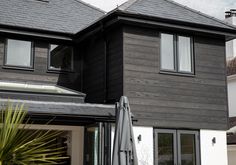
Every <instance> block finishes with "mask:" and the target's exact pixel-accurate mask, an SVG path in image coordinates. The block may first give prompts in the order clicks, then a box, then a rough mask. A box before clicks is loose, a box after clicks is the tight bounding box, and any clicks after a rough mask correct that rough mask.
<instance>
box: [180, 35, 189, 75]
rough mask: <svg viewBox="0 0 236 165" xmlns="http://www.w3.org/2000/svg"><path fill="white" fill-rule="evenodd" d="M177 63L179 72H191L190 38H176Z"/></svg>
mask: <svg viewBox="0 0 236 165" xmlns="http://www.w3.org/2000/svg"><path fill="white" fill-rule="evenodd" d="M178 46H179V47H178V57H179V59H178V61H179V65H178V68H179V71H184V72H191V71H192V59H191V39H190V37H183V36H178Z"/></svg>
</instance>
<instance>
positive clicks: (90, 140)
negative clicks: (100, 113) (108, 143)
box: [85, 127, 99, 165]
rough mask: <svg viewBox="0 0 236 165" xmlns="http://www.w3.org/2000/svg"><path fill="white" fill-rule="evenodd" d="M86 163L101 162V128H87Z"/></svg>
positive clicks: (87, 164)
mask: <svg viewBox="0 0 236 165" xmlns="http://www.w3.org/2000/svg"><path fill="white" fill-rule="evenodd" d="M86 135H87V136H86V144H85V152H86V155H85V164H86V165H98V163H99V157H98V156H99V129H98V127H89V128H87V129H86Z"/></svg>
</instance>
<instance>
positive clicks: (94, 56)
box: [83, 28, 123, 103]
mask: <svg viewBox="0 0 236 165" xmlns="http://www.w3.org/2000/svg"><path fill="white" fill-rule="evenodd" d="M122 41H123V40H122V30H121V28H117V30H115V31H114V30H110V31H107V32H104V34H103V35H96V36H93V37H91V38H90V39H88V40H87V41H86V42H85V43H84V44H85V50H84V52H85V53H84V64H83V69H84V71H83V77H84V78H83V92H84V93H86V94H87V97H86V102H92V103H94V102H95V103H114V102H116V101H118V100H119V98H120V96H121V95H122V93H123V88H122V84H123V59H122V54H123V49H122V48H123V45H122V43H123V42H122Z"/></svg>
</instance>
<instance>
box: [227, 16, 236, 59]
mask: <svg viewBox="0 0 236 165" xmlns="http://www.w3.org/2000/svg"><path fill="white" fill-rule="evenodd" d="M226 21H227V22H228V23H231V24H233V25H236V17H230V18H227V19H226ZM226 57H227V59H228V60H229V59H232V58H233V57H236V39H235V40H231V41H228V42H226Z"/></svg>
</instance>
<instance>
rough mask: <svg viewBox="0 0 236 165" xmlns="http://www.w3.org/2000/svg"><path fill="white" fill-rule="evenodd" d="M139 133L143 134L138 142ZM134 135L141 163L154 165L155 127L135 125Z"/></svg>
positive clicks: (142, 164) (141, 164)
mask: <svg viewBox="0 0 236 165" xmlns="http://www.w3.org/2000/svg"><path fill="white" fill-rule="evenodd" d="M139 135H141V141H140V142H138V136H139ZM134 137H135V144H136V149H137V156H138V161H139V165H154V160H153V156H154V152H153V128H152V127H134Z"/></svg>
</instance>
